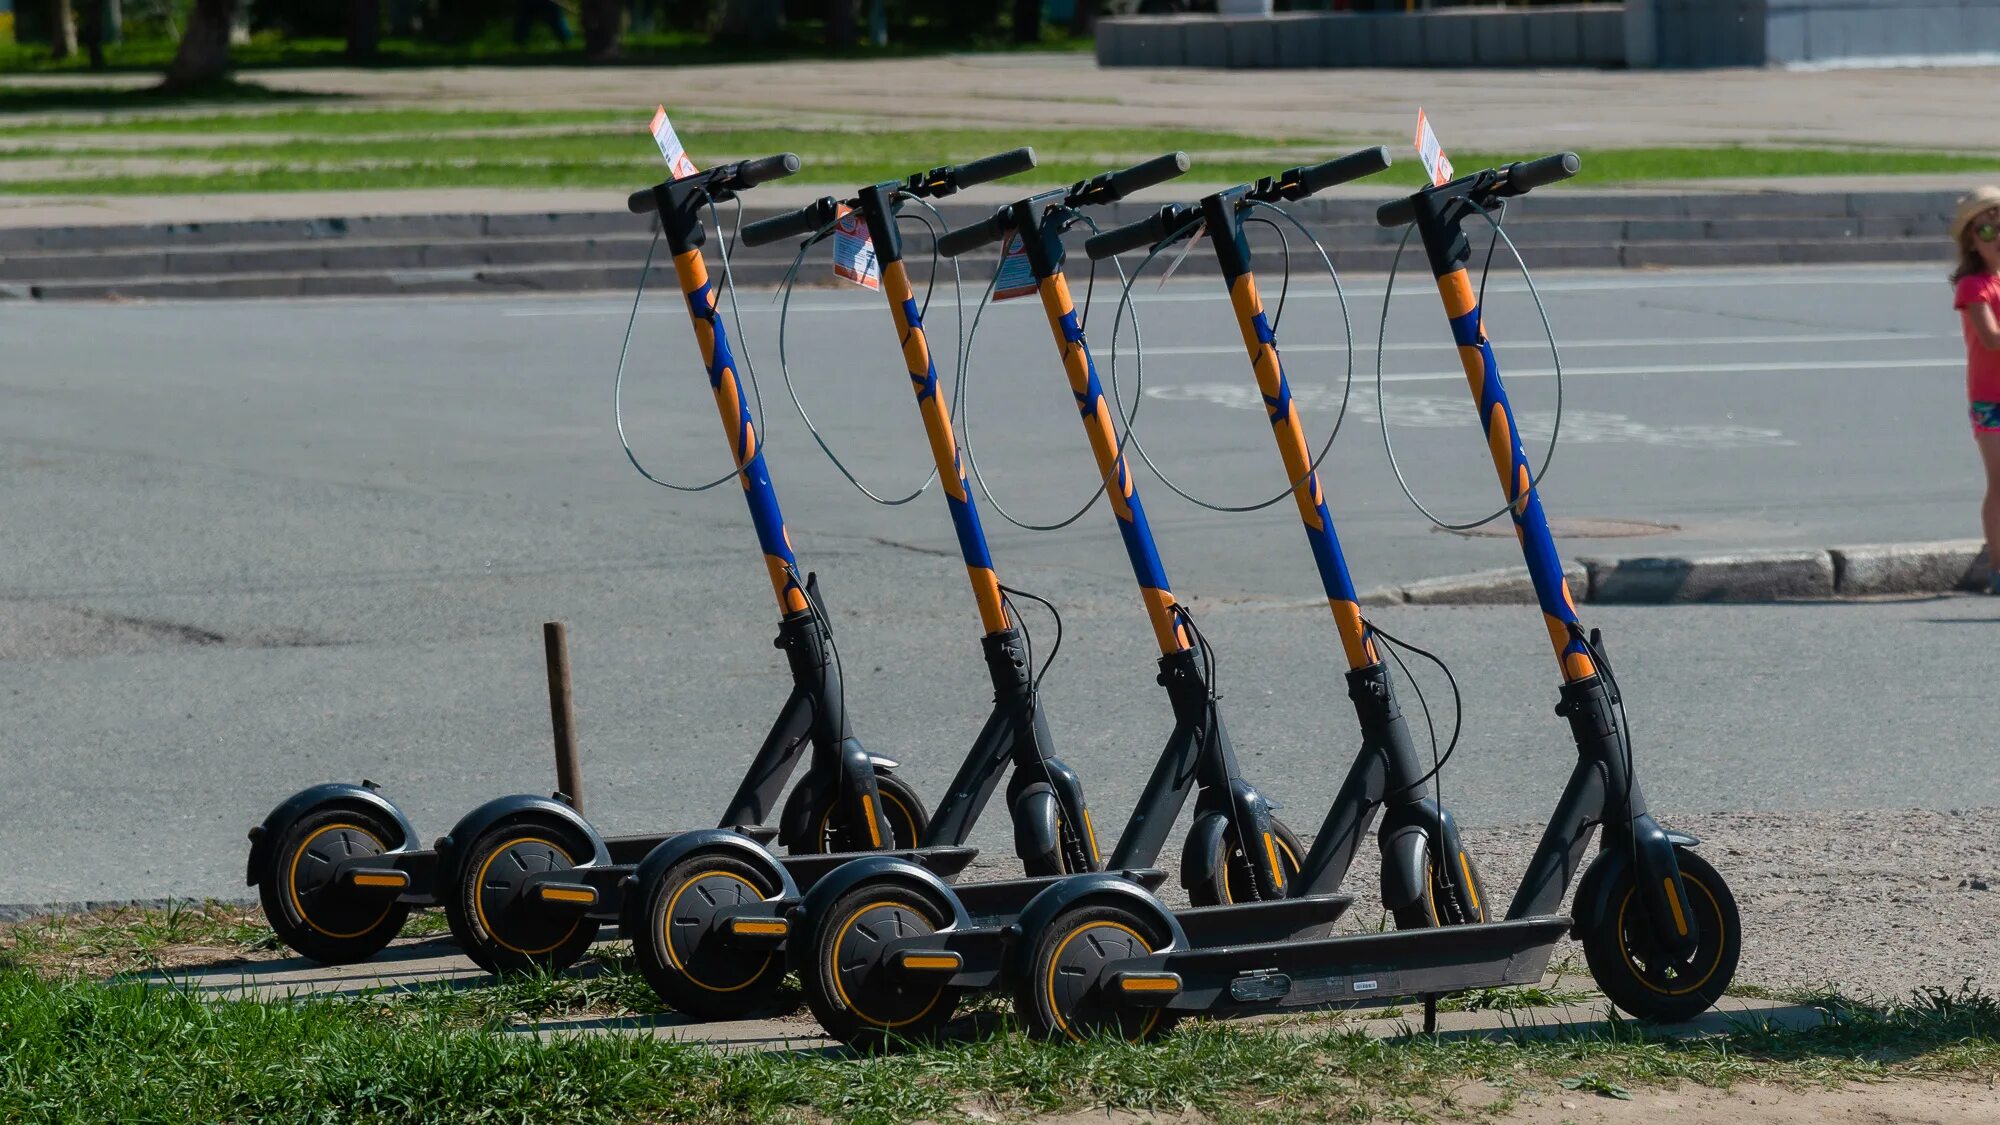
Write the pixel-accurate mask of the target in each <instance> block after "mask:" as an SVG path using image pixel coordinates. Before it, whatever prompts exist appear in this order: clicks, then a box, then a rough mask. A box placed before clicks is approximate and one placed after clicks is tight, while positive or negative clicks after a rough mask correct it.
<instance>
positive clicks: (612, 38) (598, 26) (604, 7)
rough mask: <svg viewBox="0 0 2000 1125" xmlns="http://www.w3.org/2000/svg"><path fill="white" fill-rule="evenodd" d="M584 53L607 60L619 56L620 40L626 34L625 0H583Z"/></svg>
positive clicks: (595, 58)
mask: <svg viewBox="0 0 2000 1125" xmlns="http://www.w3.org/2000/svg"><path fill="white" fill-rule="evenodd" d="M580 15H581V18H582V20H583V54H584V57H585V58H588V59H592V60H595V61H600V62H601V61H605V60H609V59H615V58H617V57H618V52H619V40H620V38H621V37H622V36H623V34H624V30H625V29H624V21H625V4H624V0H583V4H582V9H581V12H580Z"/></svg>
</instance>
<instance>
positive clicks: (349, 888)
mask: <svg viewBox="0 0 2000 1125" xmlns="http://www.w3.org/2000/svg"><path fill="white" fill-rule="evenodd" d="M797 170H798V157H796V156H794V155H792V154H790V153H785V154H781V155H778V156H771V157H765V158H764V159H761V160H755V161H740V162H737V163H732V164H725V165H722V166H719V167H716V168H712V169H710V170H708V171H706V172H697V173H695V174H693V175H689V176H685V177H682V178H680V179H677V180H673V181H670V182H667V183H663V184H660V185H659V186H657V187H655V188H651V189H648V190H645V191H641V192H636V193H634V194H633V195H632V196H631V198H630V199H629V200H628V203H629V205H630V208H631V210H632V211H633V212H634V213H638V214H646V213H655V212H656V213H657V214H658V215H659V217H660V223H661V227H662V230H663V232H664V235H665V237H666V240H667V244H668V247H669V248H670V249H671V250H672V252H673V255H674V269H675V272H676V274H677V276H678V278H679V281H680V286H681V292H682V294H683V296H684V297H685V298H686V300H687V303H688V315H689V317H690V319H691V321H692V323H693V327H694V331H695V336H696V339H697V341H698V342H699V344H700V346H701V353H702V361H703V363H704V365H705V366H706V367H707V369H708V377H709V384H710V388H711V389H712V391H713V392H714V396H715V401H716V406H717V408H718V410H719V411H720V414H721V419H722V424H723V430H724V435H725V437H726V438H727V439H728V441H729V444H730V450H731V452H732V454H733V456H734V461H735V465H736V469H737V473H736V475H737V477H738V479H739V480H740V482H741V484H742V487H743V493H744V498H745V500H746V501H747V502H748V504H749V507H750V516H751V522H752V524H753V525H754V527H755V529H756V533H757V539H758V543H759V544H760V546H761V548H762V551H763V555H764V564H765V568H766V570H767V572H768V574H769V577H770V581H771V586H772V590H773V592H774V593H775V594H776V595H777V599H778V606H779V611H780V614H781V618H780V622H779V626H778V637H777V640H776V641H775V645H776V647H778V648H781V649H783V650H784V651H785V655H786V659H787V663H788V664H789V666H790V670H791V675H792V691H791V694H790V696H789V697H788V698H787V699H786V701H785V703H784V705H783V706H782V707H781V708H780V709H779V712H778V717H777V720H776V721H775V722H774V723H773V724H772V726H771V729H770V732H769V733H768V734H767V735H766V737H765V739H764V742H763V745H762V746H761V747H760V748H759V749H758V751H757V754H756V756H755V757H754V758H753V759H752V761H751V764H750V768H749V770H748V772H747V773H746V774H745V776H744V778H743V780H742V782H741V784H740V785H739V786H738V788H737V791H736V794H735V796H734V797H732V798H731V800H730V802H729V805H728V808H727V809H726V811H725V812H724V813H723V816H722V819H721V827H722V829H723V830H726V834H729V835H732V836H734V837H735V838H736V839H738V840H739V841H740V842H741V843H743V844H744V845H745V846H746V847H748V848H750V849H751V850H752V851H754V852H755V853H757V854H759V855H762V854H764V849H763V848H762V847H761V846H760V845H761V843H762V842H766V841H769V840H770V839H771V838H772V837H774V836H775V837H776V838H777V840H778V842H779V843H781V844H783V845H784V846H785V847H787V848H788V849H789V850H790V851H791V852H792V853H793V854H792V856H790V857H788V858H787V860H786V861H784V862H785V863H786V864H787V865H788V867H789V869H790V870H791V873H792V875H793V876H794V877H795V878H796V879H797V880H799V881H810V880H811V879H813V878H816V877H817V876H818V875H819V874H821V873H823V872H824V871H826V870H828V869H830V864H829V863H828V862H827V859H826V857H827V856H828V855H830V854H833V853H840V852H847V851H853V850H857V849H877V850H879V849H883V848H888V847H902V848H911V847H914V846H915V844H916V843H917V842H918V841H919V840H920V839H921V838H922V837H923V835H924V832H925V829H926V827H927V825H928V818H927V816H926V814H925V812H924V807H923V802H922V800H921V799H920V798H919V797H918V796H917V794H916V793H915V791H914V790H912V789H911V788H910V787H909V786H908V785H907V784H906V783H904V782H903V781H902V780H901V779H900V778H899V777H897V776H896V775H895V774H894V773H893V772H892V770H893V768H894V767H895V765H896V763H895V762H894V761H893V760H891V759H888V758H884V757H881V756H879V755H874V754H870V753H869V752H868V751H866V750H865V749H863V747H862V745H861V743H860V741H859V740H858V739H856V738H855V737H854V734H853V730H852V727H851V725H850V723H849V720H848V716H847V711H846V706H845V695H844V692H843V690H842V687H841V669H840V662H839V660H838V658H837V654H836V651H835V649H834V647H833V640H832V633H831V629H830V627H829V625H828V622H827V618H826V614H825V611H824V604H823V602H822V601H821V599H820V596H819V592H818V583H817V582H816V580H815V579H814V577H813V576H805V577H803V578H802V577H801V575H800V574H799V569H798V563H797V560H796V558H795V557H794V556H793V554H792V548H791V543H790V540H789V538H788V537H787V535H786V533H785V526H784V517H783V515H782V513H781V512H780V511H779V508H778V500H777V493H776V491H775V490H774V489H773V488H772V486H771V479H770V474H769V472H768V471H767V469H766V468H765V464H764V454H763V448H762V446H761V444H760V441H759V436H758V433H757V429H756V426H755V423H754V420H753V419H752V418H751V415H750V408H749V403H748V400H746V399H745V398H744V396H743V390H742V386H741V384H740V382H739V381H738V379H737V374H736V370H735V359H734V357H733V356H732V355H731V353H730V350H729V342H728V336H727V333H726V332H725V331H724V328H723V324H722V320H721V318H720V316H719V315H718V314H717V310H716V300H715V288H714V286H713V285H711V284H710V282H709V280H708V270H707V265H706V263H705V261H704V260H703V257H702V250H701V247H702V245H703V243H704V241H705V234H704V231H703V227H702V218H701V209H702V208H703V207H705V206H707V205H708V204H709V203H710V202H711V201H725V200H728V199H730V198H732V197H733V196H734V194H735V193H737V192H741V191H747V190H749V189H750V188H752V187H755V186H756V185H757V184H759V183H762V182H764V181H766V180H771V179H776V178H779V177H782V176H788V175H790V174H792V173H793V172H795V171H797ZM808 749H810V752H811V753H810V759H811V760H810V764H809V765H808V767H807V769H806V772H805V775H804V777H803V778H801V780H800V782H799V784H798V785H797V786H795V787H794V788H793V790H792V793H791V797H790V799H789V800H787V801H786V803H785V805H784V809H783V812H782V813H781V814H780V817H779V823H778V825H777V826H776V827H775V829H773V828H771V827H767V826H766V825H767V822H768V821H769V819H770V816H771V813H772V812H774V811H776V810H777V802H778V798H779V796H780V795H781V794H782V793H783V791H784V787H785V783H786V782H787V780H789V778H790V776H791V774H792V773H793V772H794V770H795V769H796V767H797V766H798V764H799V762H800V760H801V759H802V758H804V757H806V756H807V751H808ZM668 836H669V834H666V833H653V834H645V835H633V836H618V837H609V838H607V837H605V836H603V835H602V834H600V833H599V832H598V831H597V830H596V829H595V828H594V827H592V826H591V825H590V824H589V822H587V821H586V820H584V818H583V817H582V816H581V815H579V814H578V813H577V811H576V810H575V809H574V808H573V807H572V806H571V803H570V801H569V800H568V799H566V797H565V795H564V794H563V793H560V792H558V793H556V794H554V795H553V796H551V797H540V796H534V795H514V796H507V797H500V798H497V799H495V800H492V801H489V802H487V803H486V804H483V805H481V806H479V807H478V808H476V809H474V810H473V811H472V812H470V813H467V814H466V815H465V816H464V817H463V818H461V819H460V820H459V822H458V824H457V825H455V826H454V827H453V828H452V830H451V832H450V833H449V834H447V835H446V836H444V837H441V838H440V839H439V840H438V841H437V843H436V846H435V847H434V848H431V849H424V848H421V847H419V846H418V844H417V835H416V831H415V829H414V828H413V827H412V826H411V825H410V822H409V820H408V819H407V818H406V817H405V816H404V815H403V813H402V811H401V810H400V809H398V808H397V807H396V806H395V805H394V803H392V802H391V801H389V800H388V799H387V798H386V797H383V796H381V795H380V794H379V793H378V792H376V788H375V786H373V785H372V784H369V783H363V784H361V785H351V784H345V783H335V784H330V785H319V786H314V787H313V788H311V789H307V790H305V791H303V792H301V793H298V794H296V795H294V796H293V797H291V798H290V799H288V800H286V801H285V802H284V803H282V804H280V805H279V806H278V807H277V808H276V809H275V810H273V811H272V813H271V814H270V815H269V816H267V817H266V818H265V819H264V822H263V823H262V824H260V825H258V826H257V827H255V828H253V829H251V831H250V839H251V848H250V861H249V869H248V881H249V882H250V883H251V884H253V885H256V886H258V887H259V889H260V894H261V897H262V900H263V903H264V909H265V913H266V915H267V916H268V917H269V919H270V921H271V924H272V926H273V928H275V929H276V930H277V931H278V934H279V936H280V937H281V938H282V939H283V940H284V941H285V943H286V944H287V945H290V946H291V947H292V948H293V949H296V950H298V951H299V952H300V953H302V954H304V955H305V956H307V957H310V958H313V959H314V960H318V961H324V962H329V963H345V962H352V961H358V960H361V959H364V958H366V957H369V956H372V955H373V954H374V953H376V952H377V951H379V950H380V949H381V948H382V947H383V946H384V945H386V944H387V943H388V942H389V941H390V939H392V938H393V937H395V935H396V934H397V933H398V932H399V931H400V930H401V928H402V924H403V920H404V919H405V917H407V915H408V913H409V911H410V909H411V908H413V907H425V906H435V905H443V906H444V908H445V913H446V916H447V918H448V919H449V921H450V923H451V930H452V933H453V936H454V937H456V938H457V940H458V943H459V945H460V947H461V948H462V949H463V950H464V951H465V953H466V955H467V956H469V957H471V958H472V959H473V960H474V961H475V962H477V963H478V964H479V965H481V966H482V967H484V968H486V969H488V970H491V971H495V972H499V971H502V970H510V969H521V968H527V967H531V966H533V967H542V968H561V967H562V966H565V965H568V964H571V963H573V962H574V961H575V960H576V959H577V958H578V957H580V956H582V954H583V951H584V950H585V949H587V948H588V947H589V945H590V944H591V942H592V941H594V940H595V939H596V937H597V933H598V930H599V926H600V924H601V923H603V922H607V921H616V920H618V919H619V918H620V916H621V915H622V913H623V892H624V888H625V887H626V885H627V883H628V880H629V877H630V876H631V875H632V873H633V870H634V866H633V865H635V864H636V863H637V862H638V861H639V859H641V858H642V857H644V856H645V855H647V854H648V853H650V852H651V851H652V850H653V849H654V848H655V847H656V846H657V845H658V844H660V843H661V842H662V841H663V840H665V839H667V838H668ZM973 854H974V852H973V850H972V849H970V848H957V849H946V850H942V851H933V852H931V853H928V854H924V855H913V856H912V858H913V859H917V860H919V861H920V862H922V863H924V864H928V865H930V866H931V867H934V868H936V869H937V870H940V871H943V872H945V873H946V874H947V875H949V874H955V873H956V872H957V871H959V870H961V869H963V868H964V866H965V865H966V864H967V863H969V862H971V859H972V857H973ZM833 862H834V863H837V862H838V861H837V860H835V861H833Z"/></svg>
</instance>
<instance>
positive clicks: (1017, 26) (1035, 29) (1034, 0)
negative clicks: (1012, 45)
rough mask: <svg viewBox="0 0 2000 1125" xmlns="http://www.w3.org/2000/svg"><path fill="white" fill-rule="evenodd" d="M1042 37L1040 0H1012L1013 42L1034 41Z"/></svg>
mask: <svg viewBox="0 0 2000 1125" xmlns="http://www.w3.org/2000/svg"><path fill="white" fill-rule="evenodd" d="M1041 38H1042V0H1014V42H1016V43H1035V42H1038V41H1040V39H1041Z"/></svg>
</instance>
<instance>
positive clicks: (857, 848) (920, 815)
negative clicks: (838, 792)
mask: <svg viewBox="0 0 2000 1125" xmlns="http://www.w3.org/2000/svg"><path fill="white" fill-rule="evenodd" d="M875 793H876V795H877V796H879V797H880V798H881V799H882V815H883V816H884V817H885V818H887V819H888V821H889V841H888V842H887V843H886V844H884V845H883V847H884V848H885V849H892V850H897V851H901V850H904V849H907V848H914V847H916V846H917V844H918V842H920V841H921V840H922V839H923V838H924V830H925V829H927V828H929V827H930V823H931V815H930V813H929V812H926V811H925V810H924V799H923V798H922V797H920V796H918V795H917V791H916V790H915V789H912V788H910V783H909V782H907V781H904V780H903V779H902V778H900V777H897V776H896V775H895V774H893V773H890V772H889V771H887V770H876V771H875ZM835 808H836V802H835V801H834V800H833V799H832V798H831V797H829V798H828V799H826V800H824V801H822V803H821V804H820V806H819V807H818V808H817V809H814V810H813V820H812V823H813V835H812V844H813V847H812V848H811V849H810V850H811V851H812V853H813V854H815V855H833V854H836V853H838V852H865V851H873V850H875V849H874V848H872V847H870V845H869V843H868V842H866V841H863V842H860V843H854V842H850V841H849V840H848V836H849V832H848V830H847V829H846V828H845V827H844V826H842V825H841V824H840V823H839V818H838V817H836V816H834V810H835Z"/></svg>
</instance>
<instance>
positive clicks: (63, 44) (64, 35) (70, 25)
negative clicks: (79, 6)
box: [49, 0, 76, 59]
mask: <svg viewBox="0 0 2000 1125" xmlns="http://www.w3.org/2000/svg"><path fill="white" fill-rule="evenodd" d="M74 54H76V10H75V9H74V8H72V7H71V6H70V2H69V0H56V25H55V26H54V27H52V28H50V29H49V57H51V58H57V59H66V58H68V57H70V56H71V55H74Z"/></svg>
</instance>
